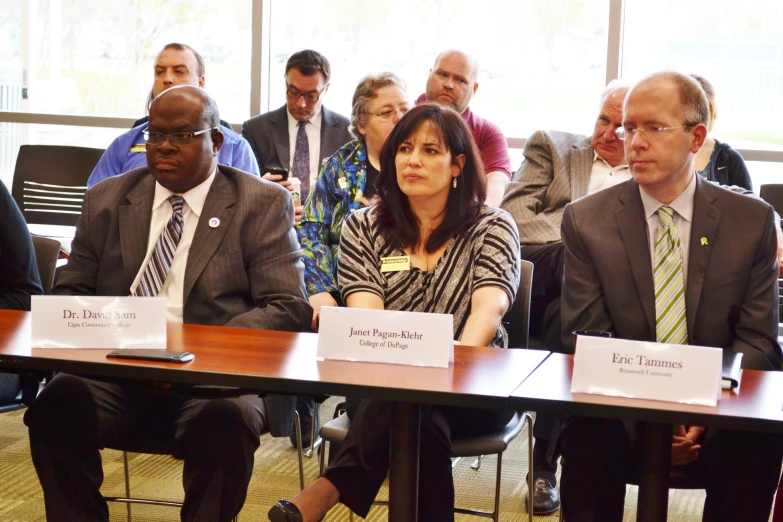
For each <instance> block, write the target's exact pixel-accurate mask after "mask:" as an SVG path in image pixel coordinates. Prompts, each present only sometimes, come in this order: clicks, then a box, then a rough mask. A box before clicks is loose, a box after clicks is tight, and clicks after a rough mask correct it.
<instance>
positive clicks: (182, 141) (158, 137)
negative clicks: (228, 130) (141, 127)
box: [142, 127, 218, 145]
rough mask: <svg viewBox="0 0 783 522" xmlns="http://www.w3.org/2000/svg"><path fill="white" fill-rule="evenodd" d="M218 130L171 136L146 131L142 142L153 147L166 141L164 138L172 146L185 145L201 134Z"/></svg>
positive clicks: (180, 133)
mask: <svg viewBox="0 0 783 522" xmlns="http://www.w3.org/2000/svg"><path fill="white" fill-rule="evenodd" d="M215 130H218V128H217V127H210V128H208V129H204V130H200V131H197V132H173V133H171V134H163V133H162V132H150V131H148V130H145V131H144V132H143V133H142V134H143V135H144V141H146V142H147V143H151V144H153V145H160V144H161V143H163V142H164V141H166V138H168V139H169V141H170V142H171V144H172V145H187V144H188V143H190V142H191V141H193V138H195V137H196V136H200V135H201V134H205V133H207V132H211V131H215Z"/></svg>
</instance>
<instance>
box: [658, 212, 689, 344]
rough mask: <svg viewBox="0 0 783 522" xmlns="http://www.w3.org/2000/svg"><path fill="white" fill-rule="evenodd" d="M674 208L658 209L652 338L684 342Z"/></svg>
mask: <svg viewBox="0 0 783 522" xmlns="http://www.w3.org/2000/svg"><path fill="white" fill-rule="evenodd" d="M673 213H674V211H673V210H672V208H671V207H667V206H663V207H661V208H659V209H658V217H659V218H660V220H661V228H660V230H658V237H657V239H656V241H655V268H653V280H654V282H655V329H656V332H655V337H656V340H657V341H658V342H659V343H670V344H688V322H687V318H686V313H685V283H684V278H683V266H682V252H681V251H680V238H679V236H678V235H677V227H675V226H674V221H672V216H673Z"/></svg>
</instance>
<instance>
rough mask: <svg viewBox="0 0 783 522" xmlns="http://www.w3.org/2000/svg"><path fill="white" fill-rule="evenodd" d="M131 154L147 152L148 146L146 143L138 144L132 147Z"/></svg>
mask: <svg viewBox="0 0 783 522" xmlns="http://www.w3.org/2000/svg"><path fill="white" fill-rule="evenodd" d="M130 151H131V152H147V144H146V143H137V144H136V145H134V146H132V147H131V148H130Z"/></svg>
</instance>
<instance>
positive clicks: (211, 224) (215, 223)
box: [209, 217, 706, 244]
mask: <svg viewBox="0 0 783 522" xmlns="http://www.w3.org/2000/svg"><path fill="white" fill-rule="evenodd" d="M219 226H220V220H219V219H218V218H215V217H213V218H209V228H217V227H219ZM701 241H702V244H704V241H706V239H704V238H702V240H701Z"/></svg>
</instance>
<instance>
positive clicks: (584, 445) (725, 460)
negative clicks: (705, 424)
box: [560, 417, 783, 522]
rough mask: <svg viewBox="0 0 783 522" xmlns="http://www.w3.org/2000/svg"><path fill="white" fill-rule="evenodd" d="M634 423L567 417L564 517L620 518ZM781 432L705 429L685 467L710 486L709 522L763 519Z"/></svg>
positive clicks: (582, 520)
mask: <svg viewBox="0 0 783 522" xmlns="http://www.w3.org/2000/svg"><path fill="white" fill-rule="evenodd" d="M634 432H635V427H634V425H633V424H632V423H629V424H627V425H626V424H624V423H623V422H621V421H618V420H610V419H596V418H585V417H569V418H568V421H567V422H566V425H565V428H564V429H563V435H562V436H563V474H562V476H561V484H560V494H561V499H562V507H563V517H564V519H565V520H566V521H567V522H592V521H600V522H614V521H617V522H620V521H622V519H623V505H624V501H625V485H626V483H627V482H628V481H630V480H631V479H632V478H633V477H634V475H635V467H634V463H635V460H636V459H635V454H636V452H637V451H639V450H640V448H637V447H635V446H636V445H635V436H634ZM782 461H783V444H781V438H780V437H779V436H776V435H767V434H764V433H753V432H745V431H727V430H709V429H708V430H707V434H706V438H705V440H704V442H703V445H702V449H701V451H700V452H699V458H698V459H697V460H696V461H695V462H693V463H691V464H688V465H687V466H683V467H682V468H683V471H684V472H686V473H687V474H690V475H697V476H698V477H699V478H700V479H702V481H703V482H704V483H705V484H706V489H707V500H706V502H705V504H704V515H703V519H702V520H704V521H706V522H718V521H725V522H730V521H731V522H734V521H737V520H742V521H743V522H756V521H758V522H762V521H763V522H766V521H767V520H768V519H769V513H770V510H771V508H772V497H773V495H774V494H775V489H776V487H777V483H778V477H779V476H780V465H781V462H782Z"/></svg>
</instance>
